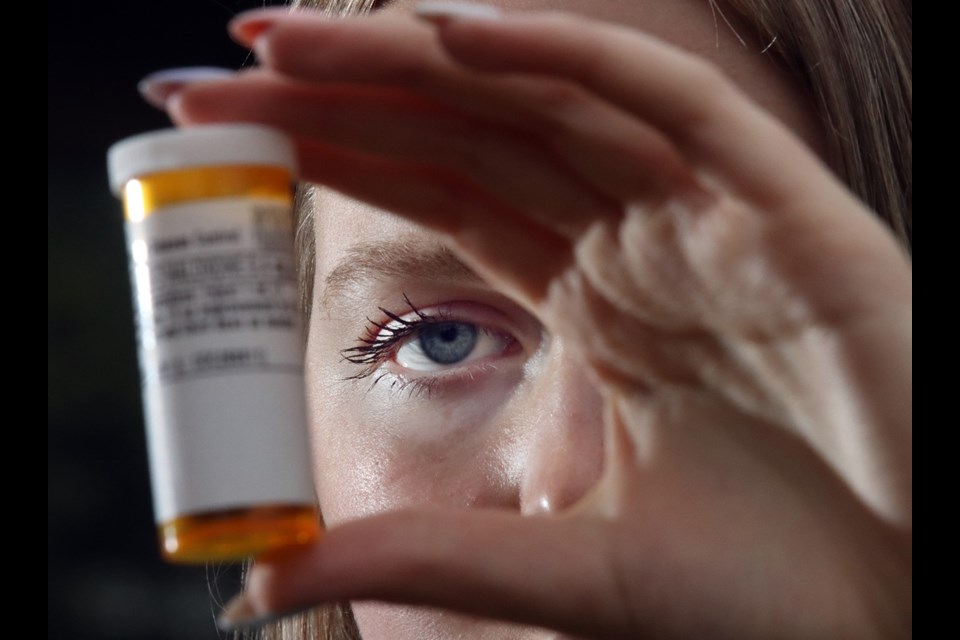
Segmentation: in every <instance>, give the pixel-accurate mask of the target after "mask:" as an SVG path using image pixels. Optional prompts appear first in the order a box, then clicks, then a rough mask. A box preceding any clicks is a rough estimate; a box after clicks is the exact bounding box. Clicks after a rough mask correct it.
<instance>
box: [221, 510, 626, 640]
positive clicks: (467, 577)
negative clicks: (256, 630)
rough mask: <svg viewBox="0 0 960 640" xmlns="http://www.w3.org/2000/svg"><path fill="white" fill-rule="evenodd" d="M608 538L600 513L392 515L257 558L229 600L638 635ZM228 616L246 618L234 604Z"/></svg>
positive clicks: (249, 609)
mask: <svg viewBox="0 0 960 640" xmlns="http://www.w3.org/2000/svg"><path fill="white" fill-rule="evenodd" d="M494 540H496V541H499V543H498V544H491V541H494ZM610 542H611V540H609V539H607V536H606V534H605V531H604V530H603V529H602V528H601V527H600V526H599V523H598V522H590V521H587V520H578V521H571V520H567V519H559V518H549V519H548V518H519V517H517V516H516V515H514V514H510V513H506V512H492V511H481V510H469V511H459V512H427V511H423V512H395V513H390V514H385V515H380V516H374V517H372V518H369V519H364V520H360V521H355V522H351V523H347V524H344V525H341V526H338V527H335V528H332V529H330V531H329V532H328V533H327V535H326V536H325V537H324V539H323V540H322V541H321V542H320V543H319V544H316V545H313V546H311V547H308V548H306V549H304V550H300V551H294V552H285V553H281V554H275V555H273V556H272V557H270V558H265V559H261V560H258V562H257V563H256V564H255V565H254V567H253V569H252V570H251V572H250V574H249V578H248V581H247V590H246V592H245V595H244V598H243V600H242V605H239V606H238V605H237V604H233V605H231V607H230V609H231V610H232V611H234V612H235V611H237V610H240V611H242V612H243V613H244V614H245V617H247V618H263V617H267V616H269V615H271V614H277V613H283V612H287V611H296V610H300V609H303V608H305V607H307V606H311V605H316V604H319V603H322V602H331V601H339V600H352V601H356V600H368V599H375V600H380V601H386V602H396V603H404V604H414V605H426V606H435V607H442V608H446V609H451V610H455V611H458V612H461V613H467V614H472V615H478V616H485V617H491V618H496V619H500V620H506V621H512V622H517V623H522V624H530V625H537V626H545V627H550V628H553V629H557V630H560V631H562V632H566V633H571V634H577V635H584V636H589V637H598V638H623V637H637V636H636V635H635V630H634V629H632V628H631V626H632V623H631V620H630V615H629V613H628V609H627V607H625V606H624V605H625V603H624V601H623V597H622V594H618V593H617V587H616V584H615V580H614V579H613V578H611V573H610V567H609V560H608V558H610V557H613V554H612V550H611V549H609V544H610ZM571 549H576V550H577V553H570V550H571ZM557 585H564V588H563V589H560V590H558V589H557V588H556V586H557ZM231 618H232V619H231ZM224 622H226V623H227V626H242V625H239V624H238V623H239V621H238V620H236V617H235V616H230V615H229V613H228V615H227V619H226V620H225V621H224Z"/></svg>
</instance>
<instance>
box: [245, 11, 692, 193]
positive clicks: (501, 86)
mask: <svg viewBox="0 0 960 640" xmlns="http://www.w3.org/2000/svg"><path fill="white" fill-rule="evenodd" d="M231 31H232V33H233V34H234V37H236V38H237V39H238V40H240V41H241V42H243V43H245V44H251V43H253V46H254V48H255V50H256V52H257V55H258V58H259V59H260V62H261V64H263V65H264V66H266V67H269V68H270V69H272V70H274V71H277V72H279V73H282V74H284V75H286V76H289V77H291V78H295V79H297V80H303V81H307V82H310V83H324V84H329V83H350V84H376V85H383V86H390V87H403V88H405V89H409V90H411V91H415V92H417V93H418V94H420V95H424V96H429V97H430V98H432V99H434V100H437V101H440V102H442V103H444V104H447V105H450V106H454V107H456V108H457V109H458V110H460V111H462V112H464V113H468V114H471V115H473V116H476V117H478V118H481V119H482V120H483V121H486V122H492V123H496V124H500V125H506V126H509V127H511V128H516V129H521V130H524V131H527V132H529V133H530V134H532V135H534V136H536V138H537V139H538V141H539V142H540V144H542V145H543V146H544V147H546V148H548V149H551V150H553V151H554V152H555V153H556V154H557V155H558V156H559V157H561V158H563V160H564V161H565V162H566V163H567V164H568V165H569V166H570V167H571V168H573V169H574V170H575V171H576V172H578V173H579V174H580V175H582V176H583V177H584V178H585V179H586V180H588V181H589V182H591V183H592V184H593V185H595V187H596V188H597V189H599V190H601V191H603V192H604V193H606V194H608V195H609V196H611V197H615V198H619V199H631V200H632V199H636V198H638V197H653V198H662V197H663V194H665V193H669V192H671V191H676V190H677V189H691V190H692V189H695V181H694V180H693V178H692V175H691V173H690V171H689V168H688V167H687V166H686V164H685V163H684V161H683V159H682V158H681V157H680V155H679V154H678V153H677V151H676V149H674V148H673V146H672V144H671V143H670V142H669V141H668V140H666V138H664V136H662V135H661V134H659V133H657V132H656V131H655V130H653V129H652V128H651V127H649V126H647V125H646V124H644V123H643V122H640V121H637V120H636V118H634V117H632V116H630V115H628V114H626V113H624V112H623V111H622V110H620V109H617V108H615V107H613V106H611V105H609V104H607V103H605V102H603V101H598V100H596V99H595V98H594V97H592V96H590V95H588V94H587V93H585V92H584V91H582V90H580V89H578V88H577V87H575V86H573V85H571V84H570V83H565V82H564V83H561V82H556V81H552V80H548V79H531V78H503V77H493V76H489V75H487V74H477V73H473V72H470V71H468V70H465V69H464V68H463V67H461V66H460V65H457V64H453V63H452V62H451V60H450V59H449V57H448V56H447V55H446V54H445V53H444V52H443V51H441V50H440V48H439V46H438V43H437V40H436V38H435V37H434V36H433V34H432V33H431V32H430V31H429V30H428V29H425V28H424V26H423V25H421V24H419V23H417V22H415V21H413V20H410V19H409V18H402V17H397V16H375V17H366V18H361V19H346V20H329V19H325V18H323V17H322V16H319V15H314V14H311V13H309V12H301V13H297V14H294V15H289V14H281V13H278V12H275V11H267V12H260V11H258V12H251V13H247V14H244V15H242V16H241V17H240V18H238V19H237V20H235V21H234V22H233V23H231ZM254 35H255V36H256V39H255V43H254V40H253V38H254Z"/></svg>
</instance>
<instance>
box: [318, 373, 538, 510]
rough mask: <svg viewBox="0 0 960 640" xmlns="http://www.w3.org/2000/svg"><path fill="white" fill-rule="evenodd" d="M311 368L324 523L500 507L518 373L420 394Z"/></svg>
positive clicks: (511, 438)
mask: <svg viewBox="0 0 960 640" xmlns="http://www.w3.org/2000/svg"><path fill="white" fill-rule="evenodd" d="M343 374H344V372H343V370H342V368H340V364H339V363H337V364H333V365H329V366H324V365H323V364H317V363H308V366H307V380H308V389H309V392H308V398H309V402H310V407H309V411H310V422H311V432H312V440H313V459H314V472H315V477H316V483H317V494H318V497H319V500H320V506H321V509H322V511H323V515H324V519H325V520H326V522H327V523H328V524H331V525H333V524H336V523H337V522H341V521H344V520H349V519H353V518H358V517H362V516H365V515H370V514H373V513H377V512H380V511H386V510H390V509H397V508H401V507H410V506H417V505H427V504H429V505H433V506H436V505H446V506H455V507H468V506H489V505H492V504H496V503H502V502H503V500H504V495H503V494H504V487H506V486H507V485H509V478H507V477H506V476H507V475H508V471H507V470H508V469H509V468H511V467H512V465H510V464H507V463H505V459H507V458H508V457H509V456H510V455H511V451H512V450H513V449H516V448H517V443H516V442H514V432H515V431H516V430H515V429H513V428H512V427H511V426H510V425H511V423H512V422H513V421H512V420H511V419H510V417H509V411H508V410H507V409H505V407H507V406H508V405H509V402H508V399H509V398H510V397H511V395H513V394H514V392H515V390H516V388H517V386H518V378H519V372H515V373H514V372H506V373H503V372H497V374H496V375H491V376H488V377H487V378H485V379H482V380H479V381H477V383H476V385H474V386H466V387H465V388H457V389H454V390H450V391H443V392H431V393H430V394H423V395H417V394H415V393H411V392H410V391H408V390H398V389H397V388H396V387H395V386H392V385H391V384H390V383H389V382H387V381H386V380H383V381H381V382H379V383H377V384H373V379H371V378H367V379H363V380H344V377H345V376H344V375H343Z"/></svg>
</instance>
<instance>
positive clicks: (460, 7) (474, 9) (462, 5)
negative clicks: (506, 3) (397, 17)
mask: <svg viewBox="0 0 960 640" xmlns="http://www.w3.org/2000/svg"><path fill="white" fill-rule="evenodd" d="M413 13H414V15H416V16H417V17H418V18H421V19H422V20H426V21H427V22H434V23H442V22H447V21H448V20H453V19H457V18H467V19H470V20H496V19H497V18H500V17H501V16H502V15H503V14H502V13H501V12H500V10H499V9H497V8H496V7H491V6H490V5H486V4H470V3H466V2H446V1H445V0H436V1H434V0H428V1H427V2H421V3H420V4H418V5H417V6H416V7H415V8H414V10H413Z"/></svg>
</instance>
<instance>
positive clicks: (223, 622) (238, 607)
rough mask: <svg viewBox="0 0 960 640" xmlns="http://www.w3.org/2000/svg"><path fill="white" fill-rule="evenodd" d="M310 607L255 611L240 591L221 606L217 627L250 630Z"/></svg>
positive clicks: (225, 630) (226, 629) (227, 631)
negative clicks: (272, 611) (263, 611)
mask: <svg viewBox="0 0 960 640" xmlns="http://www.w3.org/2000/svg"><path fill="white" fill-rule="evenodd" d="M311 608H312V607H303V608H301V609H295V610H293V611H285V612H283V613H257V612H256V610H254V608H253V605H252V603H251V602H250V599H249V598H247V596H246V595H245V594H243V593H241V594H239V595H237V596H234V598H233V599H232V600H230V602H228V603H227V605H226V606H225V607H224V608H223V612H222V613H221V614H220V615H219V617H217V627H218V628H219V629H220V630H221V631H223V632H225V633H230V632H233V631H243V630H247V631H252V630H254V629H259V628H260V627H262V626H264V625H267V624H270V623H271V622H276V621H277V620H281V619H283V618H286V617H288V616H292V615H296V614H298V613H302V612H304V611H308V610H309V609H311Z"/></svg>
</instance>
